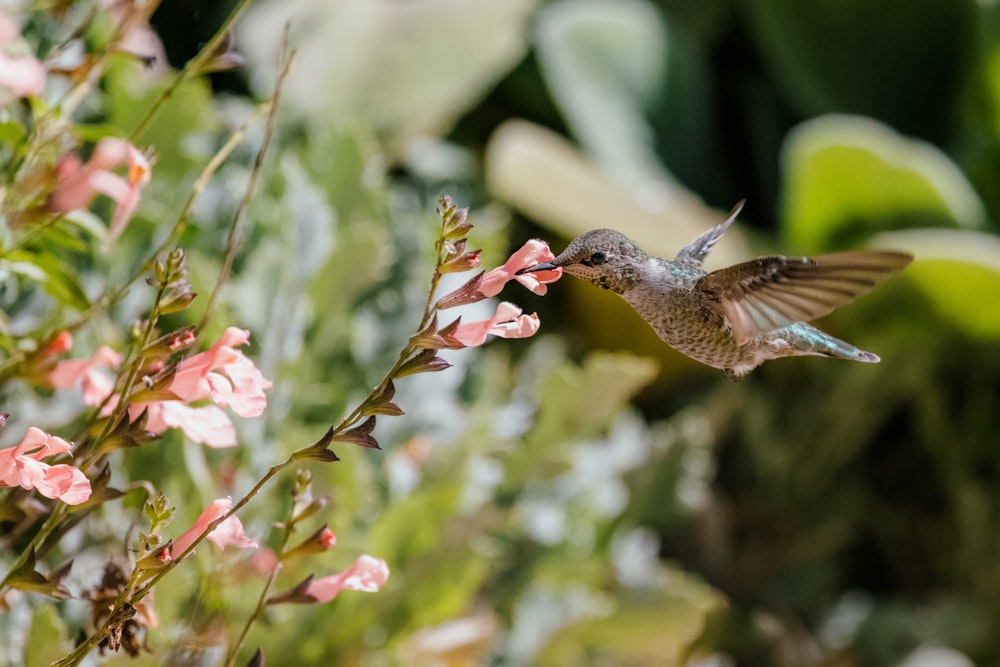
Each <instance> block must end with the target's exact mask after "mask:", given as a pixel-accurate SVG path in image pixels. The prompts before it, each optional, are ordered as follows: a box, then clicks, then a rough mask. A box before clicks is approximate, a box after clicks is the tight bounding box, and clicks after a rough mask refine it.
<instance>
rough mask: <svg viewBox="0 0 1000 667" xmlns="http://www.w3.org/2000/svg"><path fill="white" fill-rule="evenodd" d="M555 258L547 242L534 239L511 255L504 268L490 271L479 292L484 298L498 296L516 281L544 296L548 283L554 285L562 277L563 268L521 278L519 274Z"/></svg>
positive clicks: (528, 274) (527, 274)
mask: <svg viewBox="0 0 1000 667" xmlns="http://www.w3.org/2000/svg"><path fill="white" fill-rule="evenodd" d="M555 257H556V256H555V255H553V254H552V251H551V250H549V246H548V244H547V243H546V242H545V241H540V240H538V239H532V240H530V241H528V242H527V243H525V244H524V245H523V246H521V248H520V249H519V250H517V252H515V253H514V254H513V255H511V256H510V257H509V258H508V259H507V261H506V262H504V264H503V266H500V267H497V268H495V269H493V270H492V271H488V272H487V273H486V275H484V276H483V282H482V283H481V284H480V286H479V291H480V292H481V293H482V294H483V296H487V297H490V296H496V295H497V294H499V293H500V290H502V289H503V287H504V285H506V284H507V283H508V282H510V281H511V280H516V281H517V282H519V283H521V284H522V285H524V286H525V287H527V288H528V289H530V290H531V291H532V292H534V293H535V294H538V295H539V296H542V295H544V294H545V293H546V292H547V291H548V287H546V285H547V284H548V283H554V282H555V281H557V280H559V278H561V277H562V269H561V268H558V269H552V270H550V271H537V272H534V273H525V274H523V275H520V276H519V275H517V272H518V271H520V270H521V269H530V268H531V267H533V266H535V265H537V264H540V263H542V262H549V261H551V260H553V259H555Z"/></svg>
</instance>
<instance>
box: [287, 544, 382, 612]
mask: <svg viewBox="0 0 1000 667" xmlns="http://www.w3.org/2000/svg"><path fill="white" fill-rule="evenodd" d="M388 579H389V566H388V565H387V564H386V562H385V561H384V560H382V559H381V558H375V557H373V556H367V555H365V556H359V557H358V559H357V560H356V561H354V565H353V566H352V567H351V569H349V570H347V571H346V572H341V573H340V574H333V575H330V576H329V577H323V578H322V579H313V580H312V581H310V582H309V585H308V586H306V589H305V591H304V593H305V595H307V596H310V597H312V598H313V599H314V600H315V601H316V602H329V601H330V600H332V599H334V598H335V597H337V594H338V593H340V591H342V590H345V589H346V590H349V591H365V592H366V593H375V592H377V591H378V590H379V589H381V588H382V586H383V585H384V584H385V582H386V581H388Z"/></svg>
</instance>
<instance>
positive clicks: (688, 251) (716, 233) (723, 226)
mask: <svg viewBox="0 0 1000 667" xmlns="http://www.w3.org/2000/svg"><path fill="white" fill-rule="evenodd" d="M746 201H747V200H746V199H741V200H740V201H739V202H737V203H736V206H734V207H733V210H732V211H731V212H730V213H729V217H728V218H726V219H725V221H723V222H720V223H719V224H717V225H716V226H715V227H712V228H711V229H710V230H708V231H707V232H705V233H704V234H702V235H701V236H699V237H698V238H696V239H695V240H694V241H691V243H689V244H687V245H686V246H684V247H683V248H681V251H680V252H679V253H677V257H676V258H675V259H674V262H675V263H677V264H683V265H685V266H687V267H690V268H693V269H700V268H701V262H702V260H704V259H705V255H707V254H708V251H709V250H711V249H712V246H714V245H715V243H716V241H718V240H719V239H721V238H722V235H723V234H725V233H726V230H727V229H729V225H731V224H733V223H734V222H735V221H736V216H738V215H739V214H740V211H741V210H743V204H745V203H746Z"/></svg>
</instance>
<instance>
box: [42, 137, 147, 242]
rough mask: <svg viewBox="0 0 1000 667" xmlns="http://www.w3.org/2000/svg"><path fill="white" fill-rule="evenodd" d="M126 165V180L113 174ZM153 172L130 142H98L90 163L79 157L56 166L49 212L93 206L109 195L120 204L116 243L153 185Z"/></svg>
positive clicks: (113, 225) (112, 231)
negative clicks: (143, 191) (100, 196)
mask: <svg viewBox="0 0 1000 667" xmlns="http://www.w3.org/2000/svg"><path fill="white" fill-rule="evenodd" d="M122 166H125V167H127V168H128V172H127V175H126V176H124V177H123V176H120V175H118V174H116V173H115V172H113V171H111V170H112V169H114V168H116V167H122ZM151 169H152V167H151V166H150V164H149V160H147V159H146V156H145V155H143V154H142V153H141V152H140V151H139V149H137V148H136V147H135V146H133V145H132V144H130V143H129V142H128V141H126V140H124V139H118V138H116V137H105V138H103V139H101V140H100V141H99V142H97V145H96V146H95V147H94V153H93V155H91V157H90V161H89V162H87V163H86V164H84V163H83V161H82V160H80V158H79V157H77V156H76V155H69V156H66V157H64V158H62V159H61V160H60V161H59V163H58V164H57V165H56V176H57V177H58V181H57V183H56V187H55V189H54V190H53V191H52V194H51V195H49V209H50V210H52V211H53V212H54V213H68V212H69V211H73V210H75V209H78V208H84V207H86V206H89V205H90V202H91V201H92V200H93V199H94V197H95V196H97V195H98V194H103V195H107V196H108V197H110V198H111V199H113V200H114V201H115V202H116V206H115V210H114V213H112V214H111V222H110V224H109V226H108V240H109V241H113V240H115V239H116V238H118V236H119V235H120V234H121V233H122V231H123V230H124V229H125V226H126V225H127V224H128V221H129V220H130V219H131V218H132V214H133V213H134V212H135V209H136V207H137V206H138V205H139V195H140V190H141V189H142V186H144V185H146V183H148V182H149V179H150V172H151Z"/></svg>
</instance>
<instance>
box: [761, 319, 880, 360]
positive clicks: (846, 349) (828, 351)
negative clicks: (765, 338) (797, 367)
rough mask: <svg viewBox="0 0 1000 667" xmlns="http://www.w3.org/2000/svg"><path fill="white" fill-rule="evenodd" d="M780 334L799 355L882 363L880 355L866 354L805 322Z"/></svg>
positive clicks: (792, 325)
mask: <svg viewBox="0 0 1000 667" xmlns="http://www.w3.org/2000/svg"><path fill="white" fill-rule="evenodd" d="M778 332H781V333H782V334H784V335H783V336H781V337H782V338H784V339H785V340H786V341H787V342H788V343H790V344H791V346H792V348H793V349H794V350H796V352H797V354H801V355H807V354H808V355H816V356H820V357H834V358H837V359H848V360H850V361H861V362H864V363H866V364H877V363H878V362H879V361H881V359H879V357H878V355H876V354H872V353H871V352H865V351H864V350H862V349H860V348H857V347H854V346H853V345H851V344H850V343H846V342H844V341H842V340H840V339H839V338H834V337H833V336H831V335H830V334H828V333H825V332H823V331H820V330H819V329H817V328H816V327H813V326H810V325H808V324H805V323H804V322H796V323H795V324H791V325H789V326H787V327H784V328H783V329H779V330H778V331H776V332H775V333H778Z"/></svg>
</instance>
